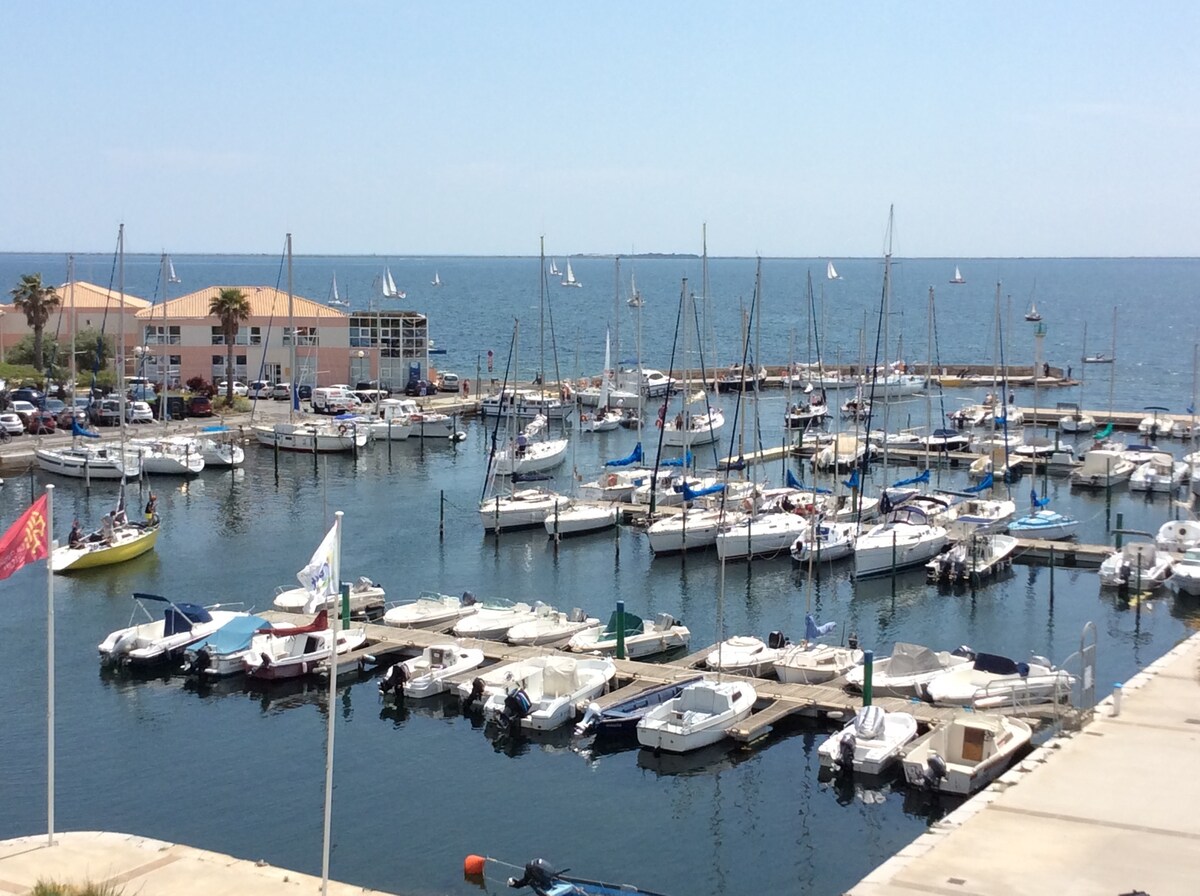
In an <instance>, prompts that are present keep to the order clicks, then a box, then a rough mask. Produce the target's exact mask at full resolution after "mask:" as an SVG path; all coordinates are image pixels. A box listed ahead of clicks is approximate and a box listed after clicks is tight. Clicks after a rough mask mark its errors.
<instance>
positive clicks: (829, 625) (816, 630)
mask: <svg viewBox="0 0 1200 896" xmlns="http://www.w3.org/2000/svg"><path fill="white" fill-rule="evenodd" d="M835 628H837V623H836V622H826V623H824V624H822V625H817V620H816V619H814V618H813V614H812V613H806V614H805V616H804V640H806V641H815V640H817V638H819V637H821V636H822V635H827V634H829V633H830V632H831V631H833V630H834V629H835Z"/></svg>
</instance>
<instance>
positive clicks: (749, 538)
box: [717, 505, 812, 560]
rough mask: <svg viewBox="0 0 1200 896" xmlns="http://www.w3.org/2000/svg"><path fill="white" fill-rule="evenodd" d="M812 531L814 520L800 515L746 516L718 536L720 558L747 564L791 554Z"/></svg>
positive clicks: (722, 530) (771, 514)
mask: <svg viewBox="0 0 1200 896" xmlns="http://www.w3.org/2000/svg"><path fill="white" fill-rule="evenodd" d="M809 506H811V505H809ZM811 528H812V517H811V516H804V515H801V514H799V513H793V512H787V511H777V512H774V513H760V514H755V515H753V516H749V515H744V516H743V518H742V519H740V520H737V521H734V522H731V523H730V524H729V525H727V526H725V527H724V528H722V529H721V531H720V532H718V533H717V556H719V557H720V558H721V559H722V560H744V559H746V558H748V557H762V556H767V557H776V556H779V555H781V554H787V553H788V552H789V551H790V550H791V548H792V544H793V543H794V542H795V541H796V539H798V538H805V537H807V536H808V532H809V529H811Z"/></svg>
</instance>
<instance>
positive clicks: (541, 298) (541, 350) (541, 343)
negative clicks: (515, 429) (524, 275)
mask: <svg viewBox="0 0 1200 896" xmlns="http://www.w3.org/2000/svg"><path fill="white" fill-rule="evenodd" d="M538 257H539V259H540V261H539V263H538V271H539V272H540V276H539V277H538V374H537V375H538V391H539V392H541V393H542V394H543V395H544V394H545V393H546V237H545V236H543V237H542V238H541V243H540V248H539V250H538ZM570 269H571V262H570V260H569V259H568V261H567V270H568V271H569V270H570ZM546 422H547V423H549V422H550V421H549V420H547V421H546Z"/></svg>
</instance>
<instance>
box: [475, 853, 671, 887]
mask: <svg viewBox="0 0 1200 896" xmlns="http://www.w3.org/2000/svg"><path fill="white" fill-rule="evenodd" d="M485 861H486V860H485V859H484V858H483V857H482V856H468V857H467V865H466V867H467V870H468V873H472V872H471V870H470V869H471V868H477V869H478V870H477V871H475V872H474V873H475V874H477V875H482V874H483V865H484V862H485ZM508 885H509V886H510V887H512V888H514V889H520V888H522V887H529V888H530V889H531V890H533V892H534V893H536V894H537V896H616V894H620V896H662V894H661V893H654V892H652V891H650V890H643V889H642V888H641V887H636V886H634V885H633V884H626V883H616V882H613V883H608V882H605V881H602V880H588V879H587V878H586V877H568V876H567V875H566V874H565V869H564V871H556V870H555V869H554V866H552V865H551V864H550V863H549V862H547V861H546V860H545V859H534V860H533V861H531V862H526V863H525V873H524V874H523V875H521V877H519V878H517V877H510V878H509V879H508Z"/></svg>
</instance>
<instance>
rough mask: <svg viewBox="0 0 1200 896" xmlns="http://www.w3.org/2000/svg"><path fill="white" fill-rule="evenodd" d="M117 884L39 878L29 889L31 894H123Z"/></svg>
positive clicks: (102, 895) (69, 895) (68, 895)
mask: <svg viewBox="0 0 1200 896" xmlns="http://www.w3.org/2000/svg"><path fill="white" fill-rule="evenodd" d="M121 892H122V891H121V889H120V888H118V887H117V886H116V884H93V883H86V884H66V883H58V882H57V881H52V880H39V881H38V882H37V883H36V884H34V885H33V889H32V890H30V891H29V893H30V896H121Z"/></svg>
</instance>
